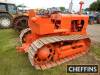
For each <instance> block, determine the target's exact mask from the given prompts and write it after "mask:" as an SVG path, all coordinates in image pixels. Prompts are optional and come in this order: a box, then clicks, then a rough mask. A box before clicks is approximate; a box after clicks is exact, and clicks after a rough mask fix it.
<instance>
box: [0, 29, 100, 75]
mask: <svg viewBox="0 0 100 75" xmlns="http://www.w3.org/2000/svg"><path fill="white" fill-rule="evenodd" d="M17 39H18V34H17V32H15V31H14V30H12V29H3V30H0V75H77V74H68V73H66V65H68V64H85V63H86V64H88V63H89V64H92V63H95V62H94V60H95V59H94V58H93V57H92V56H89V55H88V54H87V55H85V56H83V57H79V58H77V59H75V60H72V61H70V62H67V63H64V64H62V65H60V66H57V67H55V68H51V69H48V70H45V71H40V70H35V68H34V67H32V66H31V64H30V62H29V60H28V57H27V54H22V53H18V52H16V49H15V48H16V46H17V45H18V44H19V43H18V41H17ZM91 49H92V50H91V51H92V52H94V54H97V57H98V58H99V57H100V52H99V49H100V46H98V47H95V46H93V48H91ZM87 58H89V60H87ZM97 63H98V62H97ZM78 75H82V74H78Z"/></svg>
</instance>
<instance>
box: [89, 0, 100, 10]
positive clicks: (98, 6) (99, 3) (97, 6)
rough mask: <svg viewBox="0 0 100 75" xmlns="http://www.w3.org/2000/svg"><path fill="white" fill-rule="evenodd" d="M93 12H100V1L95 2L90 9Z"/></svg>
mask: <svg viewBox="0 0 100 75" xmlns="http://www.w3.org/2000/svg"><path fill="white" fill-rule="evenodd" d="M89 9H90V10H91V11H100V0H97V1H96V2H93V3H92V4H91V5H90V8H89Z"/></svg>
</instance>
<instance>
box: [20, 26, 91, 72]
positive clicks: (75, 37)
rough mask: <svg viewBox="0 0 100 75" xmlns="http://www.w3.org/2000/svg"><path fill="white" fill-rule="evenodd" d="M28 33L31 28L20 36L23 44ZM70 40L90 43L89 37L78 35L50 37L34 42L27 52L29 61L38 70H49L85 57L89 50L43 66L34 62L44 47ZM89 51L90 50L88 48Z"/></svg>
mask: <svg viewBox="0 0 100 75" xmlns="http://www.w3.org/2000/svg"><path fill="white" fill-rule="evenodd" d="M28 31H30V29H29V28H28V29H25V30H23V31H22V33H21V35H20V40H21V42H22V39H23V36H24V34H26V33H27V32H28ZM69 40H70V41H76V40H85V41H86V42H89V38H88V36H86V35H79V34H78V35H66V36H65V35H64V36H50V37H42V38H39V39H37V40H35V41H33V42H32V44H31V45H30V47H29V48H28V50H27V51H28V57H29V60H30V62H31V64H32V66H34V67H35V68H36V69H40V70H44V69H48V68H51V67H55V66H57V65H60V64H62V63H65V62H67V61H70V60H72V59H75V58H77V57H79V56H82V55H84V54H85V53H87V52H88V50H84V51H83V52H77V53H75V54H74V55H70V56H69V57H66V58H63V59H59V60H57V61H50V62H48V63H44V64H41V65H38V64H36V63H35V62H34V57H35V54H36V53H37V52H38V50H39V49H41V48H42V47H44V46H46V45H48V44H52V43H55V42H61V41H69ZM84 43H85V42H84ZM89 43H90V42H89ZM87 49H89V48H87Z"/></svg>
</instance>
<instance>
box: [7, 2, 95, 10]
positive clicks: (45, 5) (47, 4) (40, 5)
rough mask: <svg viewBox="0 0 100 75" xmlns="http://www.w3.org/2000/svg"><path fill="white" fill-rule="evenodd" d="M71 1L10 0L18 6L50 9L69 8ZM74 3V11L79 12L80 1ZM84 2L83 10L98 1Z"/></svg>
mask: <svg viewBox="0 0 100 75" xmlns="http://www.w3.org/2000/svg"><path fill="white" fill-rule="evenodd" d="M70 1H71V0H8V2H10V3H15V4H16V5H19V4H24V5H26V6H27V7H28V8H33V9H34V8H48V7H60V6H64V7H66V8H69V3H70ZM72 1H73V10H75V11H78V10H79V2H80V0H72ZM82 1H84V5H83V8H87V7H89V5H90V4H91V3H92V2H94V1H96V0H82Z"/></svg>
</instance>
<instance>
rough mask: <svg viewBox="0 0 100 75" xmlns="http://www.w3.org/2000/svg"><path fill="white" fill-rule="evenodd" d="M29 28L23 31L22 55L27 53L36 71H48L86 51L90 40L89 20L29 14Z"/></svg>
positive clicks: (62, 15)
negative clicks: (87, 31)
mask: <svg viewBox="0 0 100 75" xmlns="http://www.w3.org/2000/svg"><path fill="white" fill-rule="evenodd" d="M28 25H29V28H27V29H25V30H23V31H22V33H21V34H20V41H21V42H22V47H17V49H18V50H19V51H21V52H25V53H28V57H29V60H30V62H31V64H32V66H34V67H35V68H36V69H42V70H44V69H48V68H51V67H54V66H57V65H59V64H62V63H64V62H67V61H69V60H72V59H74V58H76V57H78V56H80V55H83V54H85V53H86V52H88V50H89V46H90V40H89V38H88V36H87V33H86V28H87V25H88V16H86V15H78V14H62V13H60V12H59V11H54V12H53V13H51V14H49V12H48V11H45V12H44V13H43V14H42V15H41V14H38V15H36V14H35V12H34V11H32V10H30V11H29V24H28Z"/></svg>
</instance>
